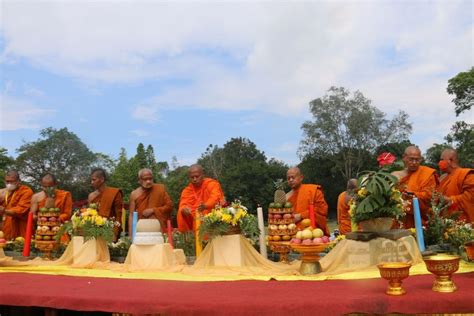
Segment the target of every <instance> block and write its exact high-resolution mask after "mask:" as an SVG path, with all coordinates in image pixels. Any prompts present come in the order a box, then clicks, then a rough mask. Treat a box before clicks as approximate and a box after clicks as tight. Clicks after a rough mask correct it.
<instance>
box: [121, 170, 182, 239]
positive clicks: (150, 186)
mask: <svg viewBox="0 0 474 316" xmlns="http://www.w3.org/2000/svg"><path fill="white" fill-rule="evenodd" d="M138 183H139V184H140V187H138V188H137V189H136V190H134V191H133V192H132V193H131V194H130V212H133V211H137V212H138V218H139V219H142V218H155V219H158V220H159V221H160V224H161V229H162V230H164V229H165V227H166V226H167V221H168V219H171V212H172V211H173V201H172V200H171V198H170V196H169V195H168V192H166V189H165V186H164V185H163V184H158V183H154V181H153V172H152V171H151V170H150V169H141V170H140V171H139V172H138ZM131 227H132V217H131V216H130V218H129V231H132V228H131Z"/></svg>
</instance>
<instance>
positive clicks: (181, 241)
mask: <svg viewBox="0 0 474 316" xmlns="http://www.w3.org/2000/svg"><path fill="white" fill-rule="evenodd" d="M173 242H174V247H175V248H176V249H183V252H184V254H185V255H186V256H187V257H192V256H196V239H195V238H194V233H193V232H186V233H181V232H179V231H175V232H173Z"/></svg>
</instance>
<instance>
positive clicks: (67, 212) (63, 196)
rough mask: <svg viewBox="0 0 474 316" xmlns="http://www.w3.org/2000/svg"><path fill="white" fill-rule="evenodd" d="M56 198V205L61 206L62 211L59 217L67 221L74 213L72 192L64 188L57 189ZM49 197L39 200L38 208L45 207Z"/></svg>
mask: <svg viewBox="0 0 474 316" xmlns="http://www.w3.org/2000/svg"><path fill="white" fill-rule="evenodd" d="M55 194H56V196H55V199H54V207H56V208H59V209H60V210H61V213H60V215H59V218H60V219H61V221H62V222H65V221H67V220H69V219H70V218H71V214H72V197H71V193H70V192H68V191H64V190H56V191H55ZM46 199H47V197H46V196H45V198H44V199H42V200H41V201H39V202H38V209H40V208H42V207H44V205H45V203H46Z"/></svg>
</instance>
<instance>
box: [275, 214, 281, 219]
mask: <svg viewBox="0 0 474 316" xmlns="http://www.w3.org/2000/svg"><path fill="white" fill-rule="evenodd" d="M273 219H281V215H280V214H275V215H273Z"/></svg>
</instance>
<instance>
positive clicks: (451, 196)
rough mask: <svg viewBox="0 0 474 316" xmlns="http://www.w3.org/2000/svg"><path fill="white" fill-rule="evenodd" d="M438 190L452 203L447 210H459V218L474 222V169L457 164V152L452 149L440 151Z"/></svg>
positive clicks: (451, 211)
mask: <svg viewBox="0 0 474 316" xmlns="http://www.w3.org/2000/svg"><path fill="white" fill-rule="evenodd" d="M439 168H440V170H441V172H443V175H442V176H441V178H440V183H439V185H438V192H440V193H441V194H443V195H444V196H445V198H446V200H447V201H448V202H449V203H450V204H452V207H450V208H449V212H450V213H453V212H460V213H461V214H460V217H459V219H463V220H466V222H468V223H472V224H474V170H473V169H468V168H461V167H460V166H459V160H458V154H457V152H456V151H455V150H454V149H446V150H444V151H443V152H442V153H441V160H440V162H439Z"/></svg>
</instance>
